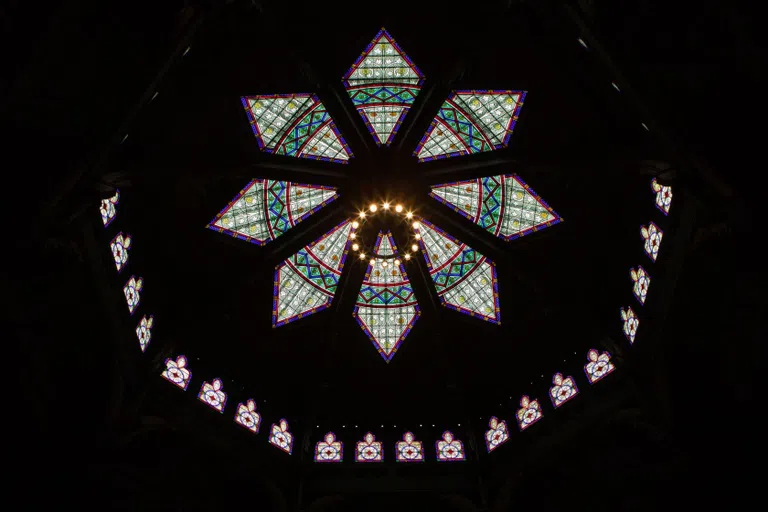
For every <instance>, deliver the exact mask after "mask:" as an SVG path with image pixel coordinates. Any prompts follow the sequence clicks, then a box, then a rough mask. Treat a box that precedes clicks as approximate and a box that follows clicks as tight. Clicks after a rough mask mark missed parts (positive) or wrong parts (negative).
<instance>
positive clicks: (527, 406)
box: [517, 395, 542, 430]
mask: <svg viewBox="0 0 768 512" xmlns="http://www.w3.org/2000/svg"><path fill="white" fill-rule="evenodd" d="M541 416H542V414H541V406H540V405H539V401H538V400H531V399H530V398H528V397H527V396H525V395H523V397H522V398H521V399H520V409H518V410H517V426H518V427H520V430H525V429H527V428H528V427H530V426H531V425H533V424H534V423H536V422H537V421H539V420H540V419H541Z"/></svg>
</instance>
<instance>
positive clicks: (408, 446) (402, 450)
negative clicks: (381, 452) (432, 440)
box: [396, 432, 424, 462]
mask: <svg viewBox="0 0 768 512" xmlns="http://www.w3.org/2000/svg"><path fill="white" fill-rule="evenodd" d="M396 458H397V461H398V462H421V461H423V460H424V446H423V445H422V443H421V441H416V439H415V438H414V436H413V433H412V432H406V433H405V435H404V436H403V440H402V441H398V442H397V457H396Z"/></svg>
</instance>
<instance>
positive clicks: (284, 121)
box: [241, 94, 352, 164]
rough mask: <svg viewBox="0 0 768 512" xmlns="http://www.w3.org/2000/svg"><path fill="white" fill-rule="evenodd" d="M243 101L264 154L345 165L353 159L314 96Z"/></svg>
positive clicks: (273, 96)
mask: <svg viewBox="0 0 768 512" xmlns="http://www.w3.org/2000/svg"><path fill="white" fill-rule="evenodd" d="M241 100H242V103H243V107H244V108H245V112H246V114H247V115H248V121H249V122H250V124H251V128H252V129H253V133H254V134H255V135H256V140H257V141H258V142H259V148H260V149H262V150H263V151H266V152H267V153H274V154H276V155H286V156H293V157H298V158H311V159H313V160H324V161H328V162H336V163H342V164H345V163H347V162H348V161H349V159H350V158H352V151H350V149H349V146H348V145H347V143H346V141H345V140H344V137H342V136H341V133H339V130H338V129H337V128H336V125H335V124H334V122H333V120H332V119H331V116H330V114H328V112H327V111H326V109H325V107H324V106H323V104H322V103H321V102H320V100H319V99H318V98H317V96H315V95H314V94H272V95H261V96H243V97H242V98H241Z"/></svg>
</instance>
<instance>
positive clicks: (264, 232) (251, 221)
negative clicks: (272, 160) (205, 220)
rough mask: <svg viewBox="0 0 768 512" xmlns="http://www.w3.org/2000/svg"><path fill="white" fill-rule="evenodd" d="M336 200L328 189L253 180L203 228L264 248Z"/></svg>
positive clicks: (287, 182)
mask: <svg viewBox="0 0 768 512" xmlns="http://www.w3.org/2000/svg"><path fill="white" fill-rule="evenodd" d="M338 197H339V196H338V194H337V193H336V189H335V188H332V187H324V186H322V185H305V184H302V183H292V182H290V181H279V180H269V179H255V180H253V181H251V182H250V183H249V184H248V185H247V186H246V187H245V188H244V189H243V190H241V191H240V193H238V194H237V196H235V198H234V199H233V200H232V201H231V202H230V203H229V204H228V205H227V206H226V207H225V208H224V209H223V210H222V211H221V212H220V213H219V214H218V215H216V217H215V218H214V219H213V220H212V221H211V222H210V224H208V226H207V227H208V228H209V229H212V230H214V231H218V232H219V233H225V234H227V235H230V236H233V237H235V238H239V239H241V240H245V241H248V242H251V243H254V244H256V245H264V244H266V243H267V242H270V241H272V240H274V239H275V238H277V237H278V236H280V235H282V234H283V233H285V232H286V231H288V230H289V229H291V228H292V227H293V226H295V225H296V224H298V223H299V222H301V221H302V220H304V219H306V218H307V217H309V216H310V215H312V214H313V213H315V212H316V211H318V210H319V209H321V208H322V207H324V206H326V205H327V204H328V203H330V202H332V201H333V200H335V199H336V198H338Z"/></svg>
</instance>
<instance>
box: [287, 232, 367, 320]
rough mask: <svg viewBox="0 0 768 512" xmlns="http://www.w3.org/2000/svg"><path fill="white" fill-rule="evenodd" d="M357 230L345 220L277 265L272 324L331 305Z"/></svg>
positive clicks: (301, 316)
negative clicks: (353, 235) (353, 234)
mask: <svg viewBox="0 0 768 512" xmlns="http://www.w3.org/2000/svg"><path fill="white" fill-rule="evenodd" d="M354 231H355V230H354V228H353V227H352V222H351V221H349V220H347V221H344V222H342V223H341V224H339V225H338V226H336V227H335V228H333V229H332V230H331V231H329V232H328V233H326V234H325V235H323V236H322V237H320V238H319V239H318V240H316V241H315V242H313V243H311V244H309V245H307V246H305V247H304V248H303V249H299V251H298V252H297V253H296V254H294V255H293V256H291V257H289V258H287V259H286V260H285V261H283V262H282V263H281V264H280V265H278V266H277V268H276V269H275V281H274V282H275V287H274V291H273V308H272V326H273V327H279V326H281V325H284V324H287V323H289V322H292V321H294V320H298V319H299V318H303V317H305V316H308V315H311V314H313V313H317V312H318V311H321V310H323V309H325V308H326V307H328V306H329V305H330V304H331V301H332V300H333V296H334V295H335V294H336V285H337V284H338V282H339V276H341V270H342V269H343V268H344V260H345V259H346V257H347V250H348V248H349V244H350V235H351V234H352V233H353V232H354Z"/></svg>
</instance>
